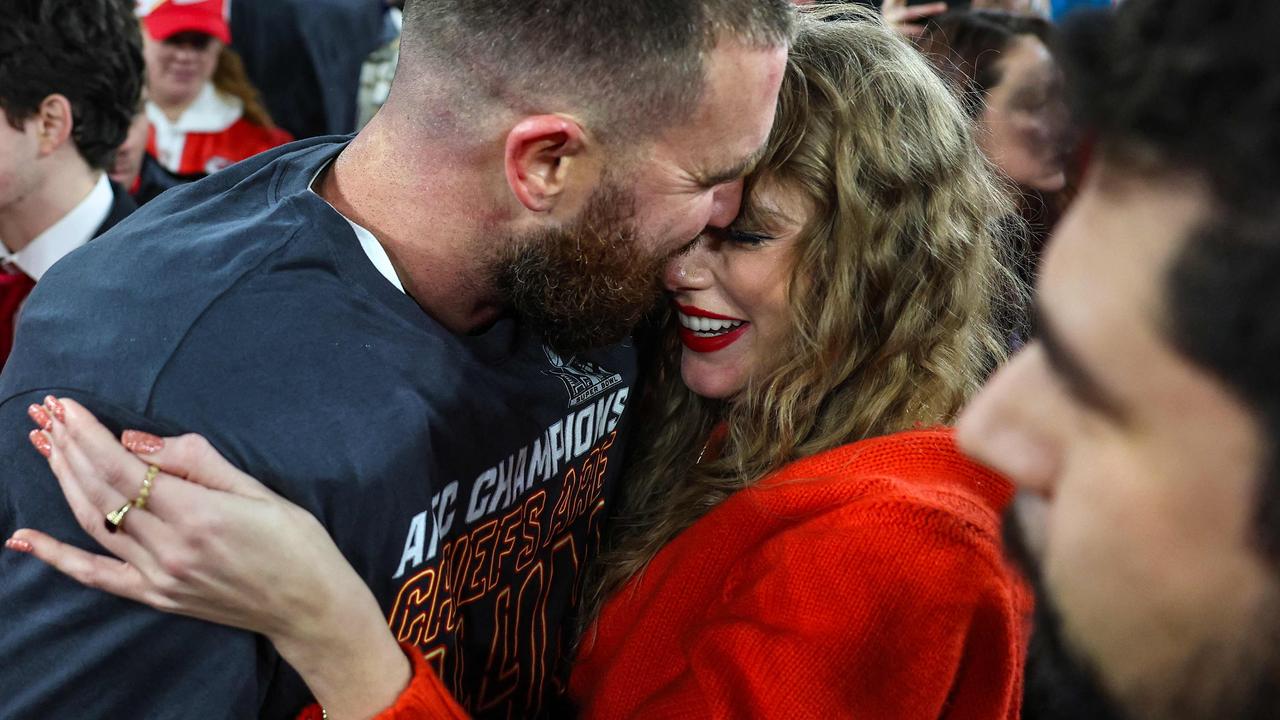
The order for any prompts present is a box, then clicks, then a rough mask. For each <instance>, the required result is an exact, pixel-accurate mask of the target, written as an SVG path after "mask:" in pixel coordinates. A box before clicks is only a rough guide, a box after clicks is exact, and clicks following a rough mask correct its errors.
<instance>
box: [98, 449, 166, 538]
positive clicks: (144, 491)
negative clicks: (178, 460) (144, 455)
mask: <svg viewBox="0 0 1280 720" xmlns="http://www.w3.org/2000/svg"><path fill="white" fill-rule="evenodd" d="M159 474H160V468H158V467H156V466H155V465H150V466H148V467H147V474H146V475H145V476H144V477H143V478H142V487H141V488H138V497H136V498H134V499H132V500H130V501H129V502H127V503H125V504H124V505H121V506H120V507H118V508H116V509H115V510H112V511H111V512H109V513H107V519H106V523H105V524H106V527H107V532H109V533H114V532H118V531H119V530H120V526H121V525H122V524H124V516H125V515H128V514H129V511H130V510H132V509H134V508H137V509H139V510H142V509H143V508H145V507H146V506H147V500H150V499H151V487H152V486H153V485H154V484H155V482H156V476H157V475H159Z"/></svg>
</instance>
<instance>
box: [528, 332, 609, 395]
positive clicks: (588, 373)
mask: <svg viewBox="0 0 1280 720" xmlns="http://www.w3.org/2000/svg"><path fill="white" fill-rule="evenodd" d="M542 351H543V352H544V353H545V354H546V356H547V362H549V363H551V367H550V368H549V369H547V370H543V371H542V372H543V373H544V374H546V375H553V376H555V377H558V378H560V381H561V382H563V383H564V389H565V392H567V393H569V405H570V406H573V405H580V404H582V403H584V402H587V401H588V400H591V399H592V398H594V397H596V396H598V395H600V394H601V393H603V392H605V391H606V390H609V389H610V388H613V387H616V386H618V385H621V384H622V375H620V374H619V373H615V372H610V371H609V370H606V369H604V368H602V367H600V366H599V365H597V364H595V363H593V362H591V361H589V360H581V359H578V358H574V357H570V358H565V357H563V356H562V355H560V354H559V353H557V352H556V351H555V350H552V349H551V348H549V347H547V346H546V345H543V346H542Z"/></svg>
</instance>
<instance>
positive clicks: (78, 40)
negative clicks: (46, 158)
mask: <svg viewBox="0 0 1280 720" xmlns="http://www.w3.org/2000/svg"><path fill="white" fill-rule="evenodd" d="M0 15H3V17H4V19H3V20H0V110H3V111H4V115H5V119H6V120H8V122H9V124H10V125H12V126H13V127H14V128H16V129H19V130H20V129H22V126H23V123H25V122H26V121H27V120H29V119H31V117H32V116H33V115H35V114H36V112H37V111H38V109H39V108H40V104H41V103H42V102H44V100H45V98H47V97H49V96H50V95H54V94H60V95H64V96H66V98H67V99H68V100H69V101H70V102H71V112H72V117H73V119H74V129H73V130H72V139H73V140H74V142H75V144H76V148H77V149H78V150H79V151H80V155H81V157H83V158H84V159H85V161H86V162H87V163H89V165H90V167H93V168H96V169H100V170H101V169H106V168H107V166H109V165H110V164H111V161H112V159H113V158H114V157H115V152H116V149H117V148H118V147H120V144H121V143H122V142H124V138H125V135H126V134H127V133H128V131H129V124H130V123H131V122H132V121H133V116H134V114H135V113H136V112H137V110H138V99H139V98H140V97H141V95H142V84H143V77H144V74H145V65H144V64H143V59H142V37H141V33H140V32H139V29H138V21H137V18H136V17H135V16H134V14H133V3H132V2H131V0H4V9H3V11H0Z"/></svg>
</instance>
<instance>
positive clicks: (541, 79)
mask: <svg viewBox="0 0 1280 720" xmlns="http://www.w3.org/2000/svg"><path fill="white" fill-rule="evenodd" d="M793 13H794V9H793V8H792V6H791V2H790V0H485V1H484V2H477V1H476V0H409V2H407V3H406V4H405V18H404V34H403V38H402V41H401V58H402V64H401V68H402V71H403V70H404V68H406V67H410V68H412V71H414V72H417V71H420V70H422V69H423V68H428V69H429V71H430V72H431V73H432V74H433V75H445V76H447V78H446V81H447V82H448V83H449V86H450V88H451V89H452V90H453V91H454V92H455V95H454V96H453V97H452V98H450V100H453V101H454V102H456V103H457V104H458V107H451V108H449V110H450V111H453V112H463V113H467V112H470V113H483V112H484V110H485V108H486V107H493V106H494V104H495V103H500V104H501V106H502V107H509V108H515V109H517V110H518V111H522V112H524V111H527V112H547V111H555V110H558V109H560V107H565V108H570V109H572V110H573V111H574V112H577V113H583V114H585V115H586V117H585V118H584V120H586V121H587V122H588V123H590V124H591V125H592V128H593V130H594V131H595V132H596V133H597V134H600V135H606V136H613V135H623V134H625V135H629V136H633V137H635V136H639V137H645V136H648V135H650V134H651V132H652V131H653V130H654V129H655V128H656V127H657V126H658V125H659V124H660V123H662V122H664V121H667V122H680V121H681V120H684V119H687V118H688V117H689V116H690V115H691V114H692V113H693V111H694V110H695V108H696V107H697V103H698V101H699V99H700V97H701V94H702V84H703V75H704V63H703V61H704V59H705V57H706V55H707V53H708V51H710V50H711V49H713V48H714V47H715V46H716V45H717V44H718V43H720V42H721V41H724V40H726V39H729V40H733V41H736V42H739V43H742V44H744V45H746V46H747V47H753V48H769V47H781V46H784V45H786V44H787V42H788V41H789V39H790V35H791V31H792V23H793ZM398 80H401V81H403V78H398ZM486 101H487V103H486ZM439 110H440V109H439V108H424V109H423V111H424V113H430V112H436V111H439Z"/></svg>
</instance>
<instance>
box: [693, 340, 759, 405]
mask: <svg viewBox="0 0 1280 720" xmlns="http://www.w3.org/2000/svg"><path fill="white" fill-rule="evenodd" d="M690 355H693V356H694V357H690ZM680 377H681V378H682V379H683V380H684V384H685V387H687V388H689V390H690V391H691V392H693V394H695V395H698V396H699V397H704V398H707V399H708V400H728V399H729V398H731V397H733V396H734V395H737V394H738V393H739V392H741V391H742V388H743V387H745V386H746V384H747V383H746V380H745V379H742V378H741V377H740V376H739V373H738V372H737V369H736V368H726V367H720V366H717V365H716V364H715V363H711V362H708V361H707V360H705V359H703V358H702V357H699V356H698V355H697V354H696V353H693V352H692V351H691V350H688V349H686V350H685V351H684V355H683V357H682V358H681V361H680Z"/></svg>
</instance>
